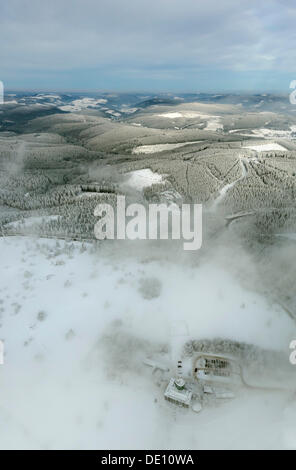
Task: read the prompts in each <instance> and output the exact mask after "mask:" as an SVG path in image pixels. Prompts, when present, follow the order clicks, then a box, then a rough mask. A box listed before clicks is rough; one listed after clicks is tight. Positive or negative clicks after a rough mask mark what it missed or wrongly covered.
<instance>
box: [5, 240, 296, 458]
mask: <svg viewBox="0 0 296 470" xmlns="http://www.w3.org/2000/svg"><path fill="white" fill-rule="evenodd" d="M107 246H108V245H107ZM86 247H87V249H86V250H85V248H84V247H83V245H82V244H80V243H78V242H76V243H67V242H62V241H60V242H59V246H58V245H57V244H56V242H55V241H54V240H39V241H38V240H36V239H25V238H21V237H11V238H1V239H0V250H1V264H0V275H1V287H0V315H1V320H0V323H1V328H0V339H1V340H4V342H5V363H4V365H3V366H0V398H1V399H0V423H1V430H2V432H1V439H0V446H1V448H26V449H28V448H37V449H38V448H42V449H56V448H60V449H61V448H72V449H88V448H92V449H98V448H103V449H106V448H108V449H116V448H117V449H128V448H133V449H136V448H142V449H143V448H144V449H161V448H167V449H170V448H172V449H174V448H184V449H186V448H196V449H203V448H232V449H235V448H265V449H270V448H286V447H294V448H295V447H296V436H295V407H294V408H293V406H294V405H293V403H294V402H293V401H291V402H289V399H290V395H289V394H288V393H287V392H271V391H270V392H268V391H264V392H262V391H261V392H259V391H251V390H250V391H248V390H244V391H243V392H241V393H242V394H241V395H239V396H237V397H236V398H235V399H234V400H233V401H230V402H227V403H221V404H220V405H217V406H214V407H210V408H204V409H203V410H202V411H201V413H200V414H198V415H196V414H195V413H193V412H192V411H188V412H186V411H181V410H176V409H175V408H174V407H171V406H170V405H168V404H167V403H166V402H164V400H163V390H162V388H159V387H157V385H156V384H155V383H154V381H153V380H152V377H151V371H150V369H149V368H145V366H142V360H143V359H144V358H145V357H146V356H147V354H148V353H152V354H153V352H154V350H159V344H163V345H166V344H167V345H169V344H170V328H171V325H172V322H178V321H182V322H186V324H187V326H188V330H189V332H190V335H191V336H192V337H193V338H197V339H199V338H215V337H222V338H224V337H227V338H231V339H235V340H238V341H246V342H248V343H252V344H255V345H258V346H261V347H263V348H267V349H277V350H284V351H285V350H286V349H287V348H288V344H289V341H290V339H291V336H292V337H295V325H294V323H293V321H292V320H291V319H290V318H289V317H288V316H287V315H286V314H285V312H283V311H282V310H281V309H280V308H279V307H277V306H275V305H270V304H269V303H268V302H267V301H266V300H265V299H264V298H263V297H261V296H259V295H258V294H256V293H252V292H250V291H246V290H245V289H243V288H242V287H241V286H240V284H239V283H238V281H237V279H235V278H234V277H233V276H232V275H231V274H229V273H227V271H226V270H225V267H224V268H223V267H219V266H214V265H213V264H211V263H207V264H201V265H200V266H199V267H192V266H187V265H186V264H182V265H180V264H178V263H177V262H176V263H173V262H171V261H166V259H165V258H164V259H163V260H161V259H159V260H158V261H155V260H154V261H153V260H150V261H149V258H148V257H147V252H146V251H145V250H143V253H142V254H141V255H139V253H138V255H137V256H136V255H134V256H129V257H128V256H123V255H121V256H118V255H116V253H115V250H114V249H113V248H112V247H110V250H108V251H107V249H106V248H105V245H104V247H102V248H101V249H100V250H99V251H98V252H97V253H94V252H92V251H91V245H86ZM105 250H106V252H105ZM122 251H125V250H121V253H122ZM133 251H134V250H133ZM154 259H155V258H154ZM151 279H154V280H155V282H157V283H158V284H157V285H159V288H158V289H155V288H154V289H152V291H151V282H150V287H149V282H148V281H149V280H151ZM152 284H153V283H152ZM145 285H146V290H145V288H144V289H143V286H145ZM147 286H148V287H149V288H148V290H147ZM148 294H149V295H148ZM242 305H243V307H242ZM293 335H294V336H293ZM293 423H294V427H293Z"/></svg>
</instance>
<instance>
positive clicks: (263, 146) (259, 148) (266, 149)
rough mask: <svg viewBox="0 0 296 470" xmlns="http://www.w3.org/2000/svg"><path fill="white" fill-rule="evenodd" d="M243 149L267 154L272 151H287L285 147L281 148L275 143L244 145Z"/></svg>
mask: <svg viewBox="0 0 296 470" xmlns="http://www.w3.org/2000/svg"><path fill="white" fill-rule="evenodd" d="M243 148H245V149H251V150H256V151H257V152H269V151H272V150H281V151H283V150H284V151H287V149H285V147H283V146H282V145H280V144H277V143H276V142H271V143H269V144H259V145H245V146H244V147H243Z"/></svg>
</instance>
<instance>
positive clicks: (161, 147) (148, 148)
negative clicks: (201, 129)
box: [132, 140, 201, 154]
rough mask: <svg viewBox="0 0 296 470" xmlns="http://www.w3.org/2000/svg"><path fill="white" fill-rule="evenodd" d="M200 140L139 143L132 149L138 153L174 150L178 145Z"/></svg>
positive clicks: (196, 142) (181, 145)
mask: <svg viewBox="0 0 296 470" xmlns="http://www.w3.org/2000/svg"><path fill="white" fill-rule="evenodd" d="M199 142H201V140H195V141H192V142H190V141H188V142H178V143H175V144H152V145H139V146H138V147H135V148H134V149H133V151H132V153H134V154H140V153H147V154H150V153H157V152H164V151H165V150H174V149H177V148H179V147H184V146H185V145H191V144H198V143H199Z"/></svg>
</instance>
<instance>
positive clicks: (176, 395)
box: [164, 378, 192, 408]
mask: <svg viewBox="0 0 296 470" xmlns="http://www.w3.org/2000/svg"><path fill="white" fill-rule="evenodd" d="M164 397H165V399H166V400H168V401H170V402H171V403H174V404H175V405H180V406H184V407H185V408H189V405H190V402H191V398H192V392H191V390H188V389H187V388H186V386H185V382H184V380H183V379H181V378H179V379H174V378H171V379H170V381H169V384H168V386H167V388H166V391H165V392H164Z"/></svg>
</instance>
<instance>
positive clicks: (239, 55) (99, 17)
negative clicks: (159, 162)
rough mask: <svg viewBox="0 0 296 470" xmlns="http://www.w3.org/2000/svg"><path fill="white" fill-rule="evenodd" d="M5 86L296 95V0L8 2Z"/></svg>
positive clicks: (0, 55)
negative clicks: (295, 88) (294, 90)
mask: <svg viewBox="0 0 296 470" xmlns="http://www.w3.org/2000/svg"><path fill="white" fill-rule="evenodd" d="M0 39H1V42H0V60H1V62H0V80H2V81H3V82H4V84H5V86H6V88H10V89H11V88H16V87H17V88H41V89H52V90H55V89H64V90H73V89H77V90H88V89H92V90H98V89H105V90H137V91H149V90H154V91H156V90H159V91H194V92H197V91H225V90H227V91H231V90H234V91H239V90H249V91H254V90H258V91H259V90H265V91H270V90H282V91H286V92H288V91H289V83H290V81H291V80H293V79H296V60H295V58H296V57H295V55H296V48H295V46H296V1H295V0H265V1H263V0H255V1H254V0H50V1H47V0H46V1H45V0H9V1H4V0H2V1H1V3H0Z"/></svg>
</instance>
